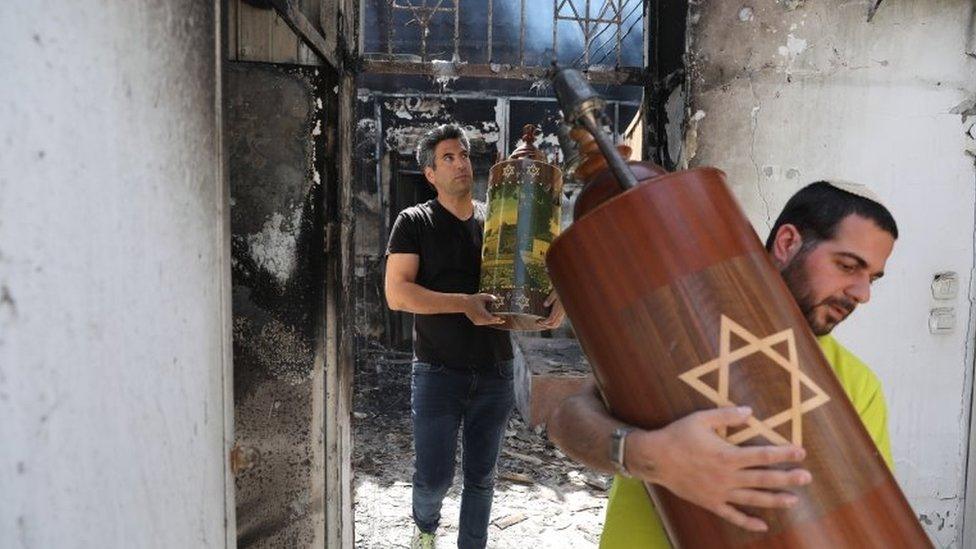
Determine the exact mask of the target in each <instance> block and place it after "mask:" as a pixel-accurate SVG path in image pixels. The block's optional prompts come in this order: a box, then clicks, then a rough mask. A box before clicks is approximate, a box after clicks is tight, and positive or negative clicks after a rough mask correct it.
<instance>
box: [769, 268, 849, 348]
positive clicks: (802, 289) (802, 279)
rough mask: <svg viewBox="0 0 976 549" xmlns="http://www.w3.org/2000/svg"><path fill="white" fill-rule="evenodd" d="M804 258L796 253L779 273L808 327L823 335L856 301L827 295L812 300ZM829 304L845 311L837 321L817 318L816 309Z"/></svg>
mask: <svg viewBox="0 0 976 549" xmlns="http://www.w3.org/2000/svg"><path fill="white" fill-rule="evenodd" d="M805 259H806V254H798V255H797V256H796V257H794V258H793V260H792V261H790V262H789V263H788V264H787V265H786V267H784V268H783V270H782V271H781V272H780V274H781V275H782V276H783V281H784V282H786V287H787V288H789V289H790V293H792V294H793V299H795V300H796V304H797V305H799V306H800V312H802V313H803V316H804V317H805V318H806V319H807V324H809V325H810V329H811V330H813V333H814V334H815V335H817V336H824V335H827V334H829V333H830V332H831V330H833V329H834V327H835V326H837V325H838V324H840V323H841V322H842V321H843V320H844V319H845V318H847V317H848V315H850V314H851V313H852V312H854V308H855V307H857V303H855V302H854V300H852V299H847V298H844V297H834V296H828V297H827V298H825V299H823V300H822V301H820V302H819V303H817V302H814V297H813V290H811V289H810V277H809V276H808V274H807V271H806V269H805V268H804V266H803V264H804V262H805V261H804V260H805ZM830 306H834V307H837V308H839V309H841V310H843V311H845V313H844V316H843V317H842V318H841V319H840V320H837V321H833V320H831V319H829V318H827V317H825V318H824V319H823V320H820V319H818V318H817V310H818V309H826V308H829V307H830Z"/></svg>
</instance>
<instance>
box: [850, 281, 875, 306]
mask: <svg viewBox="0 0 976 549" xmlns="http://www.w3.org/2000/svg"><path fill="white" fill-rule="evenodd" d="M845 293H846V294H847V296H848V297H850V298H851V299H853V300H854V301H856V302H858V303H867V302H868V301H870V300H871V279H870V278H868V277H864V278H859V279H858V280H857V282H855V283H854V284H851V285H850V286H848V287H847V291H846V292H845Z"/></svg>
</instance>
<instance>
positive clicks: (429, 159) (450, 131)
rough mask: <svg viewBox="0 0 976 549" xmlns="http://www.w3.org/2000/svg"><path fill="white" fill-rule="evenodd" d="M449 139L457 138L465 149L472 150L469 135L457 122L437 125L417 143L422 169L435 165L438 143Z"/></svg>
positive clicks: (419, 164)
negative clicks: (435, 151) (435, 152)
mask: <svg viewBox="0 0 976 549" xmlns="http://www.w3.org/2000/svg"><path fill="white" fill-rule="evenodd" d="M447 139H457V140H458V141H460V142H461V145H462V146H463V147H464V148H465V149H467V150H469V151H470V150H471V143H470V142H469V141H468V136H467V135H465V134H464V130H462V129H461V126H458V125H457V124H442V125H440V126H437V127H435V128H433V129H432V130H430V131H429V132H427V133H426V134H424V136H423V137H421V138H420V142H419V143H417V165H418V166H420V170H421V171H423V170H424V168H433V167H434V149H435V148H436V147H437V144H438V143H440V142H441V141H445V140H447Z"/></svg>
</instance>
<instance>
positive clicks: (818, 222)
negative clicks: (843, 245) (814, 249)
mask: <svg viewBox="0 0 976 549" xmlns="http://www.w3.org/2000/svg"><path fill="white" fill-rule="evenodd" d="M851 214H857V215H859V216H861V217H864V218H866V219H870V220H871V221H874V223H875V224H876V225H877V226H878V228H880V229H882V230H884V231H886V232H888V233H889V234H891V236H892V237H893V238H895V239H897V238H898V225H897V224H895V218H894V217H892V216H891V212H889V211H888V208H885V207H884V206H882V205H881V204H879V203H877V202H875V201H874V200H870V199H868V198H864V197H863V196H858V195H856V194H853V193H849V192H847V191H844V190H841V189H839V188H837V187H835V186H833V185H831V184H830V183H827V182H826V181H817V182H816V183H811V184H810V185H807V186H806V187H803V188H802V189H800V190H799V191H798V192H797V193H796V194H794V195H793V196H792V197H791V198H790V199H789V201H788V202H787V203H786V206H784V207H783V211H782V212H780V214H779V217H778V218H776V223H775V224H774V225H773V229H772V231H770V233H769V237H768V238H767V239H766V250H769V251H772V249H773V240H774V239H775V238H776V231H778V230H779V228H780V227H781V226H783V225H785V224H787V223H789V224H791V225H794V226H795V227H796V228H797V230H799V231H800V237H801V238H803V247H805V248H808V247H809V246H812V245H815V244H817V243H819V242H822V241H825V240H830V239H832V238H834V235H835V234H836V233H837V226H838V225H839V224H840V222H841V220H843V219H844V218H845V217H847V216H849V215H851Z"/></svg>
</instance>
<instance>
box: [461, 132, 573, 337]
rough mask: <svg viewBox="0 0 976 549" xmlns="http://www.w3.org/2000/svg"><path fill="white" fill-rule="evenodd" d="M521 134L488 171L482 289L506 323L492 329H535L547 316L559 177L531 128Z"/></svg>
mask: <svg viewBox="0 0 976 549" xmlns="http://www.w3.org/2000/svg"><path fill="white" fill-rule="evenodd" d="M523 132H524V134H523V136H522V139H523V141H524V142H525V145H523V146H521V147H519V148H518V149H516V150H515V152H513V153H512V154H511V156H510V157H509V158H508V159H507V160H504V161H502V162H498V163H497V164H495V165H494V166H492V167H491V170H490V172H489V179H488V192H487V194H488V203H487V207H488V214H487V216H486V217H485V231H484V241H483V245H482V252H481V282H480V291H481V292H483V293H489V294H493V295H495V296H497V297H498V298H499V299H498V301H496V302H495V303H494V304H491V305H490V306H489V307H488V310H489V311H490V312H491V313H492V314H494V315H496V316H498V317H500V318H502V319H503V320H504V321H505V323H504V324H500V325H497V326H493V327H494V328H499V329H503V330H524V331H538V330H540V328H539V325H538V321H539V320H542V319H545V318H546V317H547V316H548V315H549V307H546V305H545V301H546V298H547V297H548V296H549V293H550V292H551V291H552V282H550V280H549V274H548V273H547V272H546V264H545V257H546V253H547V252H548V251H549V246H550V245H551V244H552V242H553V240H555V238H556V236H557V235H558V234H559V219H560V204H561V198H562V197H561V193H562V182H563V178H562V171H561V170H560V169H559V168H558V167H556V166H553V165H552V164H548V163H546V162H545V155H543V154H542V152H541V151H539V150H538V149H537V148H536V147H535V146H534V144H533V142H534V141H535V133H536V129H535V127H534V126H532V125H531V124H529V125H526V126H525V128H524V129H523Z"/></svg>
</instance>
